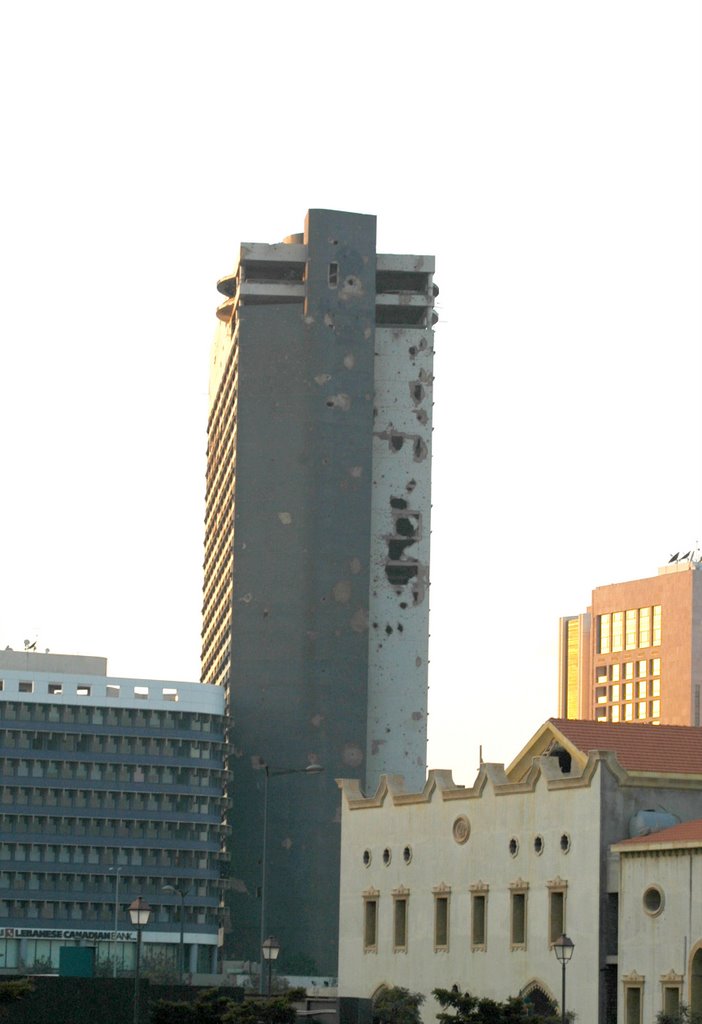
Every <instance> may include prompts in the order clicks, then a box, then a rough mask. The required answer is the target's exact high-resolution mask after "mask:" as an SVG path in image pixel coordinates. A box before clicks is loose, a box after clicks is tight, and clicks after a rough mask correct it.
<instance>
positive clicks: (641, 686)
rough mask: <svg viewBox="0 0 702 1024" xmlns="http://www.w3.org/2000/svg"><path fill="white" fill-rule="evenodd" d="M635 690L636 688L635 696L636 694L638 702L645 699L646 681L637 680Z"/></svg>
mask: <svg viewBox="0 0 702 1024" xmlns="http://www.w3.org/2000/svg"><path fill="white" fill-rule="evenodd" d="M636 688H637V694H636V695H637V697H638V698H639V700H643V699H644V698H645V697H646V680H645V679H639V681H638V684H637V687H636Z"/></svg>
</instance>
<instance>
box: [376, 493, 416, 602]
mask: <svg viewBox="0 0 702 1024" xmlns="http://www.w3.org/2000/svg"><path fill="white" fill-rule="evenodd" d="M390 509H391V515H392V520H393V527H394V531H393V533H392V534H391V535H390V536H388V537H387V538H386V539H387V544H388V560H387V562H386V563H385V574H386V576H387V579H388V581H389V583H390V584H391V585H392V586H398V585H399V586H404V585H406V584H407V583H409V581H410V580H411V579H412V578H413V577H414V576H416V575H417V572H418V565H419V563H418V561H417V559H416V558H408V557H407V555H406V551H407V549H408V548H410V547H412V545H414V544H416V543H417V540H418V539H419V537H420V535H421V521H422V517H421V513H420V512H411V511H409V510H408V508H407V501H406V499H405V498H396V497H392V498H390ZM400 593H401V591H398V596H399V594H400Z"/></svg>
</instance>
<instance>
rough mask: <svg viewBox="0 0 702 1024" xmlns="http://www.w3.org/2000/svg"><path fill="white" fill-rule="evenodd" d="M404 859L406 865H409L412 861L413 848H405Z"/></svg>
mask: <svg viewBox="0 0 702 1024" xmlns="http://www.w3.org/2000/svg"><path fill="white" fill-rule="evenodd" d="M402 858H403V860H404V862H405V864H409V862H410V861H411V860H412V847H411V846H406V847H405V848H404V850H403V851H402Z"/></svg>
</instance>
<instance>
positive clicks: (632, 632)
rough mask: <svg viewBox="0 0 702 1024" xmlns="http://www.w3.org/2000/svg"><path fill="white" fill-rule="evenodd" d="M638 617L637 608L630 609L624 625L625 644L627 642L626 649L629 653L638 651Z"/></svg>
mask: <svg viewBox="0 0 702 1024" xmlns="http://www.w3.org/2000/svg"><path fill="white" fill-rule="evenodd" d="M637 617H638V616H637V612H636V609H635V608H628V609H627V612H626V618H625V625H624V629H625V642H626V649H627V651H634V650H636V641H637V635H636V634H637V629H636V626H637V622H636V619H637Z"/></svg>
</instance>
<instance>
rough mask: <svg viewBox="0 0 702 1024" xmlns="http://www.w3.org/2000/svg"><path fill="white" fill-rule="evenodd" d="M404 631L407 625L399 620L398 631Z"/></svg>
mask: <svg viewBox="0 0 702 1024" xmlns="http://www.w3.org/2000/svg"><path fill="white" fill-rule="evenodd" d="M404 631H405V627H404V626H403V625H402V623H401V622H398V624H397V632H398V633H404Z"/></svg>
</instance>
